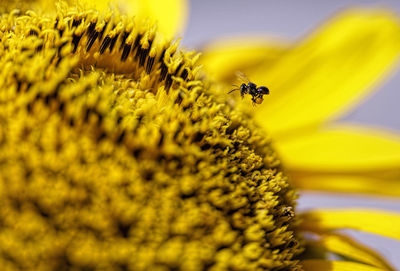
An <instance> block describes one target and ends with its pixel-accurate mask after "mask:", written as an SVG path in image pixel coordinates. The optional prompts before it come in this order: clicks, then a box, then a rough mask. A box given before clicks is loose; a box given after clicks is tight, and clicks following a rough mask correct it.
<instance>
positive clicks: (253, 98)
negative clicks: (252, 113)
mask: <svg viewBox="0 0 400 271" xmlns="http://www.w3.org/2000/svg"><path fill="white" fill-rule="evenodd" d="M251 101H252V104H253V106H256V97H255V96H253V97H252V98H251Z"/></svg>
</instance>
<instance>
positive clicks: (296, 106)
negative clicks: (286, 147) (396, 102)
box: [221, 10, 400, 136]
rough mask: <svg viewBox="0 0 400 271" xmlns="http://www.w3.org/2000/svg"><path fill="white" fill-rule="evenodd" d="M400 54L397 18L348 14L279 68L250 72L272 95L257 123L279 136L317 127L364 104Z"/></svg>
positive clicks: (278, 63) (375, 13)
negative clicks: (357, 103) (361, 103)
mask: <svg viewBox="0 0 400 271" xmlns="http://www.w3.org/2000/svg"><path fill="white" fill-rule="evenodd" d="M399 53H400V23H399V21H398V18H397V17H396V16H395V15H393V14H391V13H389V12H385V11H371V10H352V11H347V12H345V13H343V14H341V15H340V16H337V17H335V18H334V19H332V20H331V21H329V22H328V23H327V24H325V25H324V26H322V27H321V28H320V29H319V30H318V31H316V32H315V33H314V34H312V35H311V36H310V37H309V38H307V39H306V40H304V41H303V42H302V43H300V44H299V45H298V46H297V47H294V48H293V49H291V50H288V51H287V53H285V54H283V55H282V57H281V58H280V59H279V61H276V62H275V63H274V65H270V63H269V62H268V61H267V62H266V64H265V65H259V68H258V69H257V71H255V72H253V73H252V74H248V76H250V77H251V78H252V80H254V82H256V83H257V84H260V85H266V86H268V87H269V88H270V91H271V94H270V95H269V97H266V98H265V101H264V103H263V104H261V105H260V106H258V107H257V113H256V119H257V120H258V121H259V123H261V125H263V126H264V127H265V128H267V129H268V131H270V132H271V133H272V134H273V135H275V136H277V135H281V134H285V133H286V134H287V133H289V131H293V130H295V129H299V128H303V127H307V126H316V125H318V124H320V123H322V122H323V121H325V120H327V119H330V118H333V117H335V116H337V115H338V114H339V113H343V112H344V111H345V110H346V109H348V108H349V107H350V106H351V105H353V104H354V103H356V102H358V101H360V99H361V98H362V97H364V96H365V95H366V94H367V93H369V92H370V91H371V89H372V87H374V86H375V85H376V84H377V83H378V82H379V81H380V80H381V79H383V78H384V77H385V76H386V75H387V73H388V71H390V70H391V69H392V68H393V67H394V64H395V63H396V62H397V59H398V56H399ZM238 57H239V56H238ZM221 68H224V67H221Z"/></svg>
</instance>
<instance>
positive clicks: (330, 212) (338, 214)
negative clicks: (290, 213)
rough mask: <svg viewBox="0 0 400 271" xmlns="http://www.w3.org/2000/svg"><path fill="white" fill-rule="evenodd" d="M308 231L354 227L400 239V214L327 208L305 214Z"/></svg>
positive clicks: (303, 226)
mask: <svg viewBox="0 0 400 271" xmlns="http://www.w3.org/2000/svg"><path fill="white" fill-rule="evenodd" d="M303 216H304V219H303V222H302V225H301V228H302V229H304V230H307V231H318V230H321V229H322V230H331V229H332V230H333V229H354V230H360V231H365V232H370V233H375V234H379V235H382V236H386V237H391V238H396V239H400V226H399V225H400V214H399V213H394V212H387V211H381V210H372V209H326V210H313V211H309V212H305V213H304V214H303Z"/></svg>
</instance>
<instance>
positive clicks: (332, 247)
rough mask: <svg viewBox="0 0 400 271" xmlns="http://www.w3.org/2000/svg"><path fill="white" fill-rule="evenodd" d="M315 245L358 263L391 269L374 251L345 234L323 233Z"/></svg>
mask: <svg viewBox="0 0 400 271" xmlns="http://www.w3.org/2000/svg"><path fill="white" fill-rule="evenodd" d="M316 245H318V246H322V247H323V248H325V249H326V250H328V251H331V252H334V253H336V254H339V255H342V256H345V257H347V258H350V259H354V260H357V261H359V262H360V263H364V264H370V265H373V266H376V267H379V268H382V269H384V270H393V268H392V267H391V266H390V265H389V264H388V263H387V262H386V261H385V260H384V259H383V258H382V257H381V256H380V255H378V254H377V253H376V252H375V251H373V250H372V249H370V248H368V247H366V246H364V245H362V244H360V243H359V242H356V241H354V240H352V239H351V238H349V237H347V236H343V235H339V234H328V233H324V234H323V235H321V240H319V241H318V242H316Z"/></svg>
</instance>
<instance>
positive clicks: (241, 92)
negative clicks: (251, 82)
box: [240, 89, 246, 99]
mask: <svg viewBox="0 0 400 271" xmlns="http://www.w3.org/2000/svg"><path fill="white" fill-rule="evenodd" d="M245 93H246V92H245V90H244V89H240V96H242V99H243V97H244V94H245Z"/></svg>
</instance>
